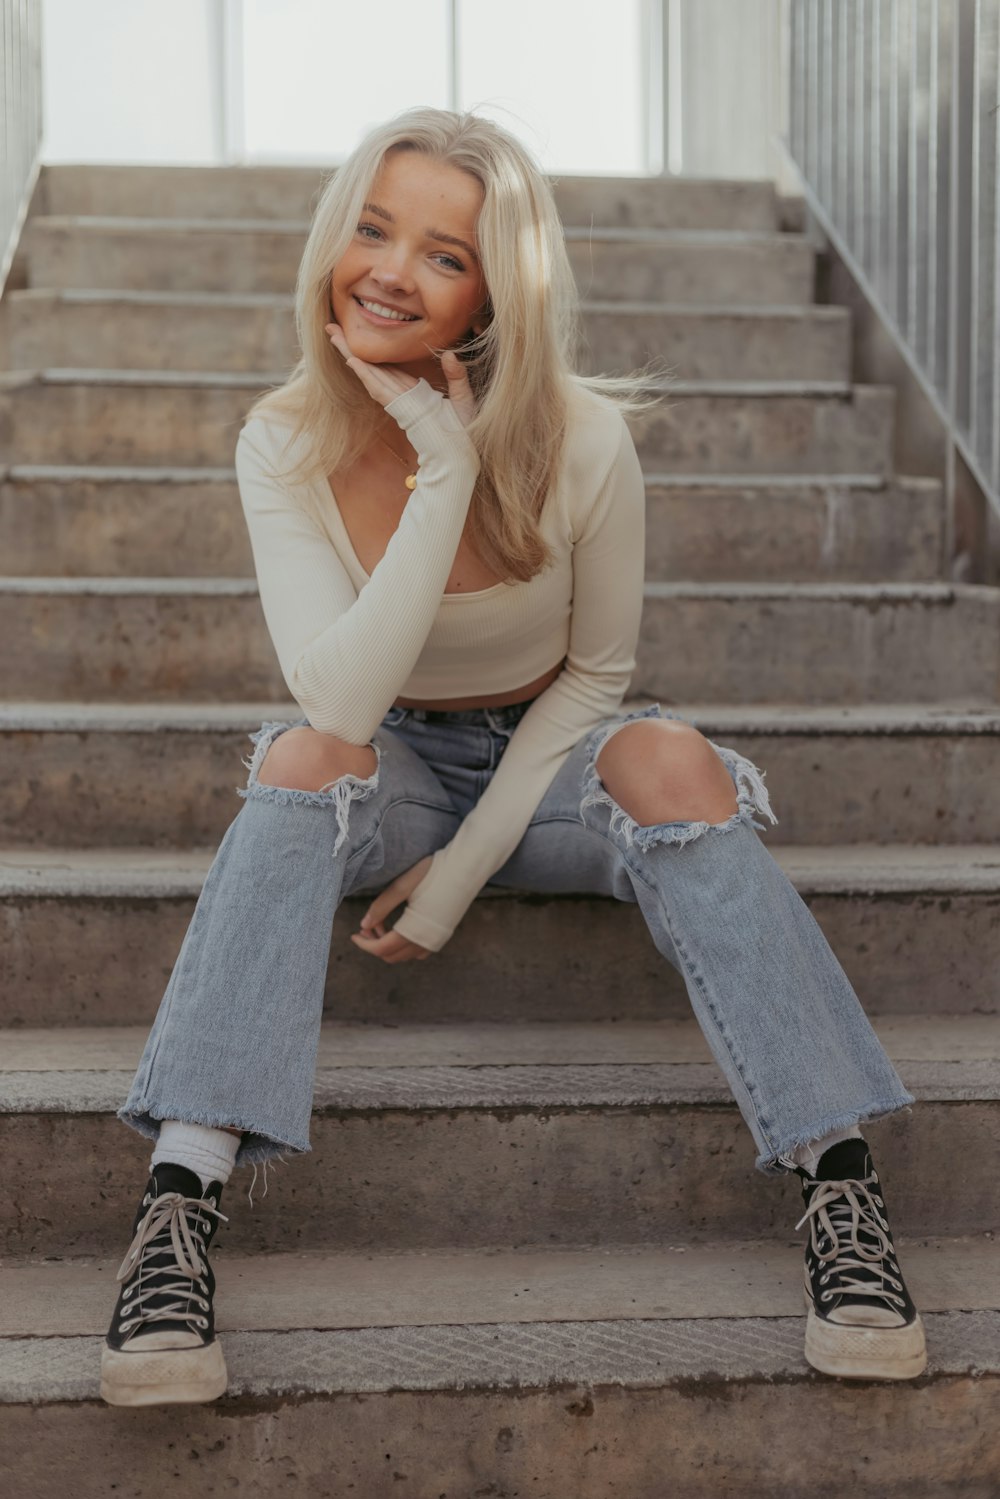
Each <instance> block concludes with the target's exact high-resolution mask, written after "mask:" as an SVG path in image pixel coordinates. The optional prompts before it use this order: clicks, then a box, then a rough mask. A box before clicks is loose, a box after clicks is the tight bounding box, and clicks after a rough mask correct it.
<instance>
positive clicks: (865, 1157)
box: [795, 1139, 927, 1379]
mask: <svg viewBox="0 0 1000 1499" xmlns="http://www.w3.org/2000/svg"><path fill="white" fill-rule="evenodd" d="M795 1171H796V1173H797V1174H798V1176H800V1177H801V1179H802V1197H803V1200H804V1202H805V1204H806V1211H805V1213H804V1215H803V1216H802V1217H801V1218H800V1219H799V1221H798V1223H797V1224H796V1225H795V1227H796V1228H801V1227H802V1225H803V1223H805V1222H806V1220H807V1219H808V1220H810V1222H809V1240H808V1242H807V1244H806V1255H805V1298H806V1307H807V1309H808V1317H807V1320H806V1347H805V1354H806V1358H807V1360H808V1361H809V1363H810V1364H812V1366H813V1368H814V1369H819V1370H820V1371H821V1372H822V1373H823V1374H839V1375H841V1376H842V1377H844V1378H849V1379H913V1378H915V1377H916V1375H918V1374H922V1373H923V1372H924V1370H925V1369H926V1367H927V1348H926V1344H925V1342H924V1327H923V1323H922V1322H921V1320H920V1314H919V1313H918V1311H917V1309H916V1307H915V1306H914V1304H913V1302H912V1301H911V1299H910V1293H909V1292H908V1291H907V1289H906V1284H905V1282H904V1280H903V1277H902V1275H901V1273H900V1269H899V1263H898V1261H897V1259H896V1250H895V1246H894V1245H893V1242H892V1230H891V1229H890V1227H889V1221H888V1218H887V1216H886V1206H885V1200H884V1197H883V1195H882V1184H881V1182H880V1181H879V1179H878V1173H877V1172H876V1170H875V1167H874V1165H873V1164H872V1158H871V1153H870V1152H869V1149H868V1145H867V1143H866V1142H865V1141H864V1140H860V1139H849V1140H840V1141H838V1142H837V1144H836V1145H831V1146H830V1148H829V1150H826V1151H824V1153H823V1155H822V1156H821V1157H820V1159H819V1161H818V1162H817V1165H816V1175H815V1176H810V1174H809V1172H808V1171H807V1170H806V1169H805V1167H803V1166H796V1167H795Z"/></svg>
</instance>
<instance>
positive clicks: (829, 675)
mask: <svg viewBox="0 0 1000 1499" xmlns="http://www.w3.org/2000/svg"><path fill="white" fill-rule="evenodd" d="M680 640H683V641H685V642H687V643H688V644H687V646H686V648H685V649H684V650H678V649H677V642H678V641H680ZM695 642H697V645H695V644H694V643H695ZM703 644H706V645H708V646H709V647H710V648H709V649H704V650H703V649H702V645H703ZM631 690H632V691H633V692H637V693H646V694H648V695H650V696H654V697H655V696H656V695H657V694H660V693H672V694H673V695H675V696H677V697H680V698H682V699H685V698H686V699H688V700H689V701H702V702H711V701H712V700H713V699H716V700H725V701H726V702H729V703H763V702H768V701H773V702H782V701H784V702H794V703H816V704H820V703H824V704H832V703H863V702H872V701H881V702H890V703H900V702H906V701H908V702H925V703H926V702H939V703H940V702H941V701H945V702H948V701H955V700H956V699H957V698H960V697H972V698H978V699H979V701H980V702H981V703H982V702H987V701H988V702H990V703H994V702H996V701H997V700H998V696H1000V590H998V589H995V588H987V587H982V586H978V585H975V584H948V583H917V584H913V585H908V584H904V583H884V584H865V583H860V584H845V583H801V584H795V583H789V584H784V585H782V584H777V583H772V584H751V583H743V584H740V583H714V584H713V583H689V584H688V583H648V584H647V585H646V602H645V606H644V609H643V619H642V631H641V635H640V639H639V644H638V652H637V666H636V671H635V674H634V676H633V679H632V684H631Z"/></svg>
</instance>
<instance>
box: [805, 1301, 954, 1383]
mask: <svg viewBox="0 0 1000 1499" xmlns="http://www.w3.org/2000/svg"><path fill="white" fill-rule="evenodd" d="M806 1305H807V1307H808V1316H807V1318H806V1345H805V1353H806V1359H807V1361H808V1362H809V1363H810V1364H811V1365H812V1367H813V1368H814V1369H818V1370H819V1371H820V1373H821V1374H839V1375H840V1376H841V1378H843V1379H916V1377H917V1375H918V1374H923V1372H924V1370H925V1369H926V1368H927V1344H926V1340H925V1338H924V1324H923V1323H922V1322H921V1320H920V1317H919V1315H918V1316H917V1319H916V1321H915V1322H913V1323H911V1324H910V1326H909V1327H900V1328H891V1327H841V1326H838V1325H837V1324H836V1323H834V1322H824V1321H823V1319H822V1318H821V1317H817V1315H816V1311H815V1309H814V1307H813V1306H812V1303H811V1302H809V1301H808V1300H807V1302H806Z"/></svg>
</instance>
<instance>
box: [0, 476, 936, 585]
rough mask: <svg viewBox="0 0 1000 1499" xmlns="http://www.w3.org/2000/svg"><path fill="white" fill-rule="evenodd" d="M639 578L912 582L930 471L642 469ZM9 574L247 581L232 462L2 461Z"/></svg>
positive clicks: (1, 518)
mask: <svg viewBox="0 0 1000 1499" xmlns="http://www.w3.org/2000/svg"><path fill="white" fill-rule="evenodd" d="M646 493H647V516H648V520H647V526H646V575H647V577H648V578H649V579H650V581H653V580H656V581H659V582H670V581H672V580H674V579H676V580H678V581H680V580H684V581H687V582H715V581H721V580H724V579H727V578H729V579H733V580H737V581H743V582H753V581H757V582H782V583H788V582H793V581H802V582H806V581H817V582H819V581H825V582H835V581H845V582H847V581H856V582H862V581H865V580H868V581H871V582H884V581H889V580H893V579H896V580H899V581H903V580H907V581H910V582H919V581H922V580H930V579H934V578H942V577H944V576H945V566H944V560H943V559H944V555H945V548H944V526H945V513H944V502H943V497H942V487H941V484H940V482H939V481H938V480H937V479H921V478H912V479H911V478H892V479H888V480H886V479H884V478H882V477H881V476H879V475H865V474H855V475H844V476H839V475H823V474H817V475H813V476H809V475H806V476H804V477H801V478H800V477H798V476H794V477H789V476H788V475H777V474H775V475H762V476H760V477H759V478H757V479H748V478H745V477H744V476H743V475H740V474H728V475H726V474H723V475H719V476H716V477H713V478H708V479H705V478H698V477H697V476H682V477H678V478H675V477H674V476H673V475H672V474H669V473H663V474H649V475H648V476H647V485H646ZM0 556H2V557H3V559H4V568H5V570H6V572H7V574H8V575H13V576H25V575H28V576H32V575H34V576H43V577H69V576H72V577H81V576H84V577H88V576H89V577H95V576H97V577H108V576H110V577H122V576H126V577H127V576H133V577H156V576H167V577H171V576H174V577H176V576H180V577H191V578H196V577H212V576H216V575H222V574H228V575H229V576H239V577H248V578H249V577H253V575H254V569H253V558H252V556H251V552H250V540H249V537H248V535H247V529H246V522H245V520H244V518H243V511H242V508H241V506H240V500H239V492H238V490H237V486H236V481H235V476H234V473H233V470H232V469H230V468H226V469H198V468H196V469H181V468H153V469H149V468H95V467H86V466H75V467H74V466H67V467H63V468H60V467H58V466H53V465H47V464H16V465H11V466H9V467H8V468H7V469H6V470H4V469H2V468H0Z"/></svg>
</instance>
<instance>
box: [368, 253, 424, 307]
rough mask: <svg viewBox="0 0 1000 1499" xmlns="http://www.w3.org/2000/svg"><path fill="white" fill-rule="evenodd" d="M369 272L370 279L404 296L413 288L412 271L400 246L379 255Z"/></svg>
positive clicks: (387, 289)
mask: <svg viewBox="0 0 1000 1499" xmlns="http://www.w3.org/2000/svg"><path fill="white" fill-rule="evenodd" d="M370 274H371V279H372V280H373V281H374V282H375V283H376V284H377V285H378V286H381V287H384V288H385V290H386V291H396V292H399V293H401V294H402V295H403V296H406V295H407V294H409V293H410V292H412V291H413V289H414V285H415V282H414V279H413V271H412V269H411V268H410V264H409V260H408V258H407V255H406V252H405V250H404V249H403V248H402V246H400V247H399V248H398V249H397V250H395V251H391V252H390V253H389V254H385V255H380V256H379V258H378V263H377V265H373V266H372V268H371V272H370Z"/></svg>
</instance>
